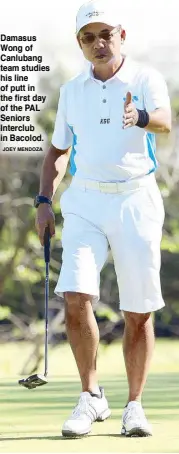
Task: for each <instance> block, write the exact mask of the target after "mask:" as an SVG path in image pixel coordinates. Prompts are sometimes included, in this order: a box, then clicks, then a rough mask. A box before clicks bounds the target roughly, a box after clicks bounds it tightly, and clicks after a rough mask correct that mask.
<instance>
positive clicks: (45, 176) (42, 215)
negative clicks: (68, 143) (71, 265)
mask: <svg viewBox="0 0 179 454" xmlns="http://www.w3.org/2000/svg"><path fill="white" fill-rule="evenodd" d="M70 152H71V147H69V148H67V149H66V150H60V149H58V148H56V147H54V145H51V146H50V148H49V150H48V152H47V154H46V156H45V158H44V161H43V165H42V170H41V176H40V190H39V194H40V195H44V196H45V197H48V199H52V197H53V196H54V194H55V192H56V189H57V187H58V186H59V183H60V182H61V181H62V179H63V177H64V175H65V172H66V168H67V164H68V160H69V157H70ZM35 225H36V230H37V232H38V236H39V239H40V242H41V244H42V246H43V245H44V233H45V228H46V226H47V225H48V226H49V229H50V236H54V235H55V216H54V213H53V210H52V208H51V205H49V204H48V203H41V204H40V205H39V207H38V208H37V214H36V221H35Z"/></svg>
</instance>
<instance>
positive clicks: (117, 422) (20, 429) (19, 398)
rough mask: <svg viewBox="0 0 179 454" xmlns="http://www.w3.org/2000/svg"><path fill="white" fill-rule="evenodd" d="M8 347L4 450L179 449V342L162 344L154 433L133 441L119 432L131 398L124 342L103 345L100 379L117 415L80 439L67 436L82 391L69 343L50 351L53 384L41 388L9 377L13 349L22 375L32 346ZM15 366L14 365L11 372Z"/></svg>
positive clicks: (150, 403)
mask: <svg viewBox="0 0 179 454" xmlns="http://www.w3.org/2000/svg"><path fill="white" fill-rule="evenodd" d="M4 347H5V348H4V350H3V346H1V347H0V354H1V353H2V354H1V365H2V376H1V387H0V409H1V411H0V452H4V453H10V452H24V453H27V452H51V453H53V452H61V453H63V452H75V453H77V452H88V453H89V452H116V453H117V452H120V453H122V452H128V453H151V452H153V453H156V452H160V453H161V452H172V453H174V452H175V453H176V452H178V453H179V342H178V341H170V342H166V341H164V342H161V341H157V343H156V349H155V354H154V358H153V361H152V365H151V370H150V375H149V378H148V381H147V385H146V388H145V393H144V398H143V404H144V407H145V411H146V414H147V416H148V418H149V421H150V422H151V423H152V425H153V432H154V435H153V437H149V438H131V439H127V438H124V437H121V436H120V435H119V433H120V427H121V414H122V409H123V407H124V405H125V402H126V398H127V383H126V378H125V372H124V363H123V359H122V352H121V345H120V344H115V345H114V346H111V347H108V348H104V347H103V346H100V349H99V361H98V363H99V377H100V383H101V384H102V385H103V386H104V388H105V392H106V396H107V397H108V400H109V404H110V407H111V409H112V417H111V418H110V419H109V420H107V421H105V422H104V423H95V424H93V426H92V432H91V434H90V435H89V436H88V437H85V438H82V439H76V440H68V439H63V438H62V437H61V426H62V423H63V421H64V419H65V418H66V417H67V416H68V415H69V413H70V411H71V409H72V407H73V405H75V403H76V399H77V397H78V395H79V392H80V384H79V380H78V375H77V371H76V366H75V364H74V362H73V360H72V354H71V351H70V349H69V347H68V346H67V345H65V346H62V347H61V348H56V349H55V350H53V351H50V363H51V364H50V375H49V383H48V384H47V385H45V386H43V387H41V388H37V389H35V390H27V389H25V388H21V387H20V386H18V384H17V380H18V378H19V376H17V375H16V376H14V378H12V376H11V377H10V376H9V375H8V374H7V378H6V379H5V370H6V368H7V357H8V355H9V358H11V354H12V352H13V357H12V363H13V362H14V363H15V364H16V367H15V364H14V367H15V371H16V373H17V368H19V367H20V366H21V365H22V364H23V361H22V359H23V360H24V358H25V355H27V348H26V346H25V345H24V346H18V345H12V346H4ZM28 348H29V347H28ZM9 349H10V350H11V353H10V351H9ZM18 349H19V355H18ZM8 352H9V353H8ZM15 352H16V357H15V356H14V355H15ZM20 353H21V354H22V355H21V356H20ZM3 355H4V361H5V363H4V362H3ZM23 355H24V358H23ZM15 360H16V361H15ZM21 361H22V363H21ZM3 365H4V366H3ZM11 367H12V365H11V364H9V370H10V371H11ZM60 371H61V372H60ZM40 372H41V371H40ZM51 373H53V376H52V375H51ZM57 374H58V377H57Z"/></svg>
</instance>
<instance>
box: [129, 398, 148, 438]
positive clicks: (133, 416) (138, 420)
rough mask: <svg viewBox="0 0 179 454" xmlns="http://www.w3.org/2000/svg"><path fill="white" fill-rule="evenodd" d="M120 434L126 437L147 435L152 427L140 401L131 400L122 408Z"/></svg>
mask: <svg viewBox="0 0 179 454" xmlns="http://www.w3.org/2000/svg"><path fill="white" fill-rule="evenodd" d="M121 435H126V437H148V436H149V435H152V428H151V426H150V424H149V423H148V421H147V419H146V416H145V413H144V410H143V408H142V405H141V403H140V402H137V401H131V402H129V403H128V405H127V407H125V408H124V411H123V415H122V430H121Z"/></svg>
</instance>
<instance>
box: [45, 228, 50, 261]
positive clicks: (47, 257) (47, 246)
mask: <svg viewBox="0 0 179 454" xmlns="http://www.w3.org/2000/svg"><path fill="white" fill-rule="evenodd" d="M44 258H45V263H49V262H50V230H49V227H46V229H45V233H44Z"/></svg>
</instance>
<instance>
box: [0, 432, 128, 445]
mask: <svg viewBox="0 0 179 454" xmlns="http://www.w3.org/2000/svg"><path fill="white" fill-rule="evenodd" d="M89 437H110V438H123V439H124V438H125V437H124V435H121V434H94V435H93V434H89V435H84V436H83V437H63V436H62V435H59V436H48V437H45V436H44V437H42V436H39V437H38V436H37V437H8V438H5V437H3V438H1V440H0V441H1V443H2V442H3V441H15V440H17V441H18V440H21V441H23V440H63V441H69V440H84V439H86V438H89Z"/></svg>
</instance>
